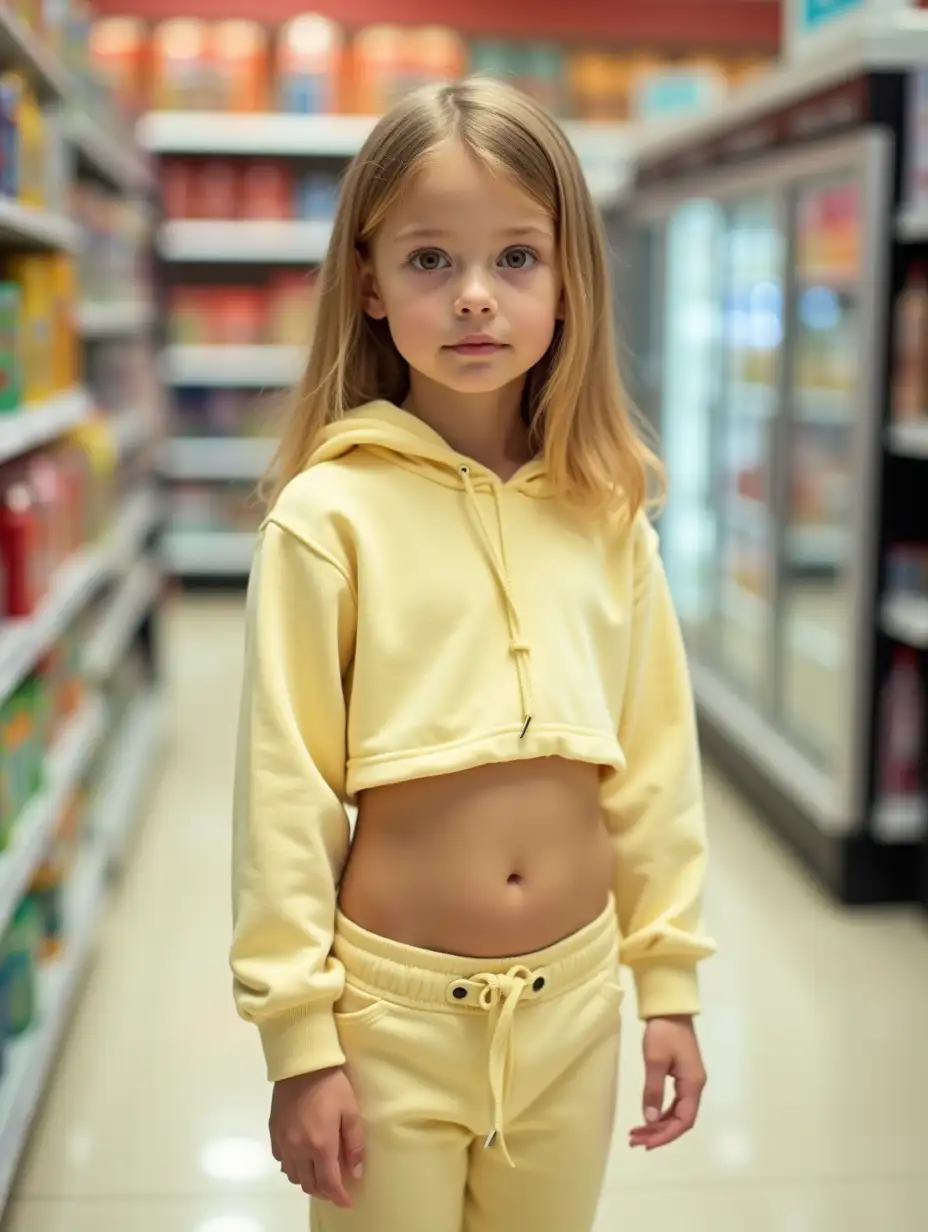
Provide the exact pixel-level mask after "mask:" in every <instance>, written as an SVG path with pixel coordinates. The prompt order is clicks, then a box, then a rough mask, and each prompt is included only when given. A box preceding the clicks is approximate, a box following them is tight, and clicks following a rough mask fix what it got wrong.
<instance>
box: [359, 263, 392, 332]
mask: <svg viewBox="0 0 928 1232" xmlns="http://www.w3.org/2000/svg"><path fill="white" fill-rule="evenodd" d="M355 259H356V261H357V263H358V279H359V282H360V286H361V307H362V308H363V309H364V311H365V312H366V313H367V315H368V316H369V317H371V318H372V319H373V320H375V321H382V320H383V319H384V317H385V316H386V315H387V309H386V305H385V304H384V302H383V299H382V298H381V295H380V288H379V287H378V286H377V278H376V276H375V274H374V263H373V261H372V260H371V259H370V257H366V256H364V255H363V254H362V253H360V252H359V253H356V254H355Z"/></svg>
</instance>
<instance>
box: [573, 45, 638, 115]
mask: <svg viewBox="0 0 928 1232" xmlns="http://www.w3.org/2000/svg"><path fill="white" fill-rule="evenodd" d="M568 77H569V81H570V94H571V102H572V111H573V114H574V115H575V116H576V117H577V119H579V120H627V119H628V117H629V109H630V101H631V96H632V93H633V86H634V69H633V67H632V66H631V65H630V63H629V62H628V60H627V59H626V58H625V57H624V56H619V55H614V54H612V53H611V52H599V51H595V52H591V51H580V52H574V53H573V55H572V56H571V57H570V61H569V69H568Z"/></svg>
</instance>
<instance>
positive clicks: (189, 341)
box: [168, 287, 212, 346]
mask: <svg viewBox="0 0 928 1232" xmlns="http://www.w3.org/2000/svg"><path fill="white" fill-rule="evenodd" d="M209 301H210V289H209V288H208V287H172V288H171V290H170V292H169V295H168V335H169V338H170V340H171V342H173V343H175V344H177V345H178V346H198V345H199V346H203V345H206V344H207V343H209V342H210V341H211V340H212V337H211V335H212V330H211V323H210V303H209Z"/></svg>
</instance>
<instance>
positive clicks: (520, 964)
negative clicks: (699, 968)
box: [334, 898, 619, 1010]
mask: <svg viewBox="0 0 928 1232" xmlns="http://www.w3.org/2000/svg"><path fill="white" fill-rule="evenodd" d="M618 953H619V940H618V925H617V923H616V914H615V904H614V902H613V900H612V899H611V898H610V901H609V903H608V905H607V906H606V908H605V910H604V911H603V912H602V914H601V915H599V916H598V917H597V918H596V919H595V920H593V921H592V923H590V924H587V925H586V926H585V927H584V928H581V929H580V930H579V931H578V932H576V933H572V934H571V936H569V937H565V938H564V939H563V940H562V941H558V942H556V943H555V944H554V945H550V946H547V947H546V948H545V949H543V950H536V951H535V952H533V953H531V954H515V955H513V956H511V957H508V958H467V957H465V956H463V955H457V954H444V953H439V952H437V951H434V950H424V949H419V948H418V947H416V946H411V945H403V944H401V943H400V942H398V941H391V940H390V939H389V938H387V937H379V936H377V935H376V934H375V933H371V932H368V931H367V930H366V929H364V928H361V927H360V926H359V925H358V924H355V923H354V922H353V921H352V920H349V919H348V917H347V916H346V915H344V914H343V913H342V912H339V913H338V915H337V917H336V923H335V944H334V954H335V957H336V958H337V959H338V960H339V961H340V962H341V963H342V964H343V965H344V967H345V970H346V971H347V973H348V976H349V979H350V982H351V983H352V984H353V985H355V986H356V987H358V988H360V989H363V990H364V991H367V992H370V993H372V994H374V995H379V996H385V997H387V998H389V999H390V1000H392V1001H395V1002H397V1003H398V1004H401V1005H408V1006H412V1007H416V1006H419V1007H421V1008H423V1009H425V1008H431V1009H448V1008H451V1007H454V1008H455V1009H462V1010H463V1009H467V1008H469V1007H470V1006H473V1007H474V1008H476V1006H475V1004H474V999H473V997H472V996H471V993H472V991H477V989H476V988H475V984H474V982H475V980H476V978H477V977H479V984H480V985H484V984H485V983H486V981H487V977H493V976H496V977H499V978H500V979H502V978H504V977H507V976H511V975H512V974H513V973H514V972H515V971H516V970H517V969H518V970H520V971H524V972H525V973H526V975H528V974H530V975H531V979H530V981H529V982H528V987H526V990H525V994H526V1000H531V1001H534V1000H543V999H546V998H549V997H556V996H558V995H560V994H562V993H566V992H569V991H570V990H571V989H573V988H577V987H579V986H580V985H582V984H584V983H586V982H587V981H588V980H590V979H591V978H592V977H593V976H595V975H597V974H599V973H601V972H603V971H607V970H609V969H613V968H615V966H616V965H617V964H618Z"/></svg>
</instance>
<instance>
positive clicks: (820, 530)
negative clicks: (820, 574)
mask: <svg viewBox="0 0 928 1232" xmlns="http://www.w3.org/2000/svg"><path fill="white" fill-rule="evenodd" d="M847 549H848V528H847V527H846V526H796V527H793V528H792V529H791V530H790V531H788V532H787V555H788V558H789V563H790V564H791V565H795V566H797V567H798V568H806V569H836V568H838V567H839V566H840V565H842V564H843V563H844V560H845V556H846V554H847Z"/></svg>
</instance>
